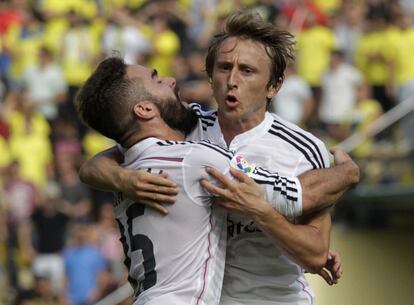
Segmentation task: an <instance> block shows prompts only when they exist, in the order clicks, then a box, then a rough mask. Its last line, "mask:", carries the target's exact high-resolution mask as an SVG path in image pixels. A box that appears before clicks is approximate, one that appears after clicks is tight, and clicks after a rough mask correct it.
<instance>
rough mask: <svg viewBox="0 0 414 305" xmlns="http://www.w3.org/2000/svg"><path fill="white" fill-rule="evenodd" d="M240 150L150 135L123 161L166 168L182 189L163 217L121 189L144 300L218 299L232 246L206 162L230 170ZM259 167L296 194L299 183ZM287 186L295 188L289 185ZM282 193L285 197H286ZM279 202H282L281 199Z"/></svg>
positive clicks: (120, 215) (132, 271)
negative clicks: (205, 184)
mask: <svg viewBox="0 0 414 305" xmlns="http://www.w3.org/2000/svg"><path fill="white" fill-rule="evenodd" d="M233 158H234V155H233V154H232V153H231V152H229V151H227V150H225V149H222V148H220V147H218V146H216V145H213V144H211V143H209V142H200V143H193V142H174V141H160V140H158V139H155V138H149V139H146V140H144V141H141V142H140V143H139V144H137V145H134V146H133V147H131V148H130V149H129V150H127V151H126V152H125V163H124V166H126V167H128V168H135V169H138V168H140V169H146V170H147V171H150V172H152V173H159V172H160V171H165V172H167V173H168V175H169V177H170V178H171V179H172V180H174V181H175V182H176V183H177V185H178V188H179V190H180V191H179V194H178V196H177V201H176V203H175V204H174V205H172V206H171V207H169V214H168V215H166V216H164V215H161V214H160V213H159V212H156V211H154V210H152V209H150V208H147V207H145V206H144V205H142V204H139V203H136V202H134V201H132V200H130V199H128V198H125V197H124V196H123V195H122V194H117V198H116V201H115V213H116V219H117V222H118V225H119V228H120V231H121V233H122V238H121V241H122V244H123V247H124V252H125V256H126V259H125V265H126V266H127V268H128V271H129V278H128V279H129V281H130V283H131V285H132V286H133V288H134V297H135V303H134V304H135V305H138V304H152V305H158V304H171V305H178V304H180V305H181V304H183V305H184V304H200V305H202V304H208V305H211V304H213V305H214V304H218V303H219V299H220V294H221V286H222V278H223V272H224V263H225V248H226V230H225V225H226V215H225V213H224V211H223V210H222V209H220V208H218V207H214V206H213V207H212V205H211V200H212V196H211V195H210V194H208V192H206V191H205V190H204V189H203V188H202V187H201V185H200V183H199V182H200V180H201V179H203V178H205V179H208V180H211V178H210V177H209V176H208V174H207V173H206V171H205V169H206V167H215V168H217V169H218V170H219V171H221V172H222V173H224V174H226V175H229V166H230V161H231V160H232V159H233ZM261 171H262V169H259V168H258V169H255V170H254V173H251V177H253V178H254V179H255V180H256V181H257V182H259V183H262V185H263V186H264V187H265V189H266V188H268V189H269V190H268V191H266V193H269V194H270V193H275V192H274V189H275V188H276V189H280V191H279V192H277V193H278V194H279V193H284V194H285V195H277V196H280V198H282V199H283V200H287V199H286V197H287V196H286V194H288V193H289V194H293V196H294V194H297V189H296V183H295V182H292V183H287V185H286V183H285V184H284V183H283V182H282V181H285V180H284V178H283V177H279V176H278V175H277V174H274V173H268V172H266V173H265V174H264V173H261ZM288 188H289V189H290V190H288ZM280 198H279V199H280ZM282 199H280V200H282Z"/></svg>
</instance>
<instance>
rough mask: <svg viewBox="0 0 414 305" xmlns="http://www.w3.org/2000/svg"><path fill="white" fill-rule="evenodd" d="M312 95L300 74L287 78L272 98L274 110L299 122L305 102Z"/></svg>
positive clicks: (290, 120) (279, 114)
mask: <svg viewBox="0 0 414 305" xmlns="http://www.w3.org/2000/svg"><path fill="white" fill-rule="evenodd" d="M311 97H312V91H311V89H310V87H309V85H308V84H307V83H306V82H305V81H304V80H303V79H302V78H301V77H300V76H298V75H291V76H289V77H287V78H286V79H285V81H284V82H283V85H282V87H281V88H280V90H279V92H278V93H277V94H276V95H275V96H274V97H273V99H272V104H271V106H272V110H273V112H274V113H276V114H277V115H278V116H280V117H281V118H283V119H285V120H287V121H289V122H292V123H295V124H298V123H300V121H301V119H302V117H303V104H304V103H305V101H306V100H309V99H310V98H311Z"/></svg>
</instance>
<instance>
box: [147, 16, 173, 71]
mask: <svg viewBox="0 0 414 305" xmlns="http://www.w3.org/2000/svg"><path fill="white" fill-rule="evenodd" d="M152 26H153V29H154V32H153V33H152V34H151V36H152V37H150V39H151V40H152V45H153V55H152V56H151V58H150V62H149V64H150V66H152V67H153V68H154V69H157V70H158V74H159V75H163V76H167V75H172V74H173V72H172V62H173V58H174V56H175V55H176V54H177V52H178V51H179V50H180V40H179V38H178V36H177V35H176V34H175V33H174V32H173V31H172V30H170V29H168V28H167V24H166V21H165V20H163V19H162V18H161V17H156V18H155V20H154V21H153V23H152Z"/></svg>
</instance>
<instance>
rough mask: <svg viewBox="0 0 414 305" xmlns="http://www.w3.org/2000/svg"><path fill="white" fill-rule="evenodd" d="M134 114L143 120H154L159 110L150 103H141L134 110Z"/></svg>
mask: <svg viewBox="0 0 414 305" xmlns="http://www.w3.org/2000/svg"><path fill="white" fill-rule="evenodd" d="M133 111H134V114H135V115H136V116H137V117H139V118H141V119H152V118H153V117H154V116H156V115H157V113H158V108H157V107H156V106H155V104H154V103H152V102H149V101H139V102H138V103H136V104H135V106H134V108H133Z"/></svg>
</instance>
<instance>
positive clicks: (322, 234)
mask: <svg viewBox="0 0 414 305" xmlns="http://www.w3.org/2000/svg"><path fill="white" fill-rule="evenodd" d="M208 172H209V173H210V174H212V175H213V176H214V177H215V178H216V179H217V180H219V182H220V183H221V185H222V187H218V186H215V185H213V184H212V183H210V182H208V181H206V180H202V181H201V184H202V186H203V187H205V188H206V189H207V190H208V191H209V192H210V193H213V194H215V195H216V196H218V198H217V199H216V200H215V203H216V204H218V205H220V206H222V207H223V208H225V209H226V210H227V211H229V212H230V213H238V214H242V215H244V216H246V217H248V218H251V219H252V220H253V221H254V222H255V223H256V224H257V225H258V226H259V227H260V228H261V230H263V232H264V233H265V234H266V235H268V236H269V238H271V239H272V240H273V241H274V242H275V244H277V245H278V246H279V247H282V248H283V249H284V250H285V251H286V253H288V254H289V255H290V256H291V257H292V259H293V260H295V261H296V262H297V263H298V264H299V265H301V266H302V267H303V268H305V269H306V270H308V271H309V272H313V273H316V272H318V271H319V270H321V269H322V267H323V266H324V265H325V263H326V260H327V256H328V248H329V233H330V226H331V219H330V214H329V212H328V210H326V209H325V210H323V211H319V212H317V213H315V214H314V215H312V217H306V218H304V219H303V222H302V223H301V224H292V223H290V222H289V221H288V220H287V219H286V218H285V216H284V215H282V214H281V213H279V212H278V211H277V210H276V209H275V208H274V207H272V205H271V204H269V203H268V202H267V201H266V200H265V198H264V197H263V194H262V192H261V189H260V188H257V185H256V187H254V186H255V184H256V183H255V182H254V181H253V179H251V178H250V177H248V176H247V175H245V174H244V173H242V172H241V171H239V170H237V169H234V168H231V169H230V172H231V174H232V175H233V176H234V177H235V179H237V180H238V182H236V181H232V180H230V179H228V178H227V177H225V176H224V175H222V174H221V173H219V172H218V171H217V170H215V169H211V168H210V169H208Z"/></svg>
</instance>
